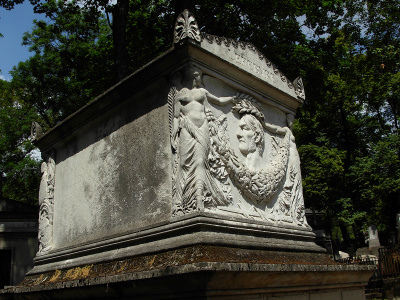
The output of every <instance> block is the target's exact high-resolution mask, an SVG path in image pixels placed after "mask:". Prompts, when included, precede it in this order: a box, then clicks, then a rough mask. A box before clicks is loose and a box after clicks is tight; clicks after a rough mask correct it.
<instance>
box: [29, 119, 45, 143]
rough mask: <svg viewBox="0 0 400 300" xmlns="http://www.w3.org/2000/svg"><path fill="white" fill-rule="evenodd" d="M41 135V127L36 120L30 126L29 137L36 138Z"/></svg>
mask: <svg viewBox="0 0 400 300" xmlns="http://www.w3.org/2000/svg"><path fill="white" fill-rule="evenodd" d="M42 135H43V130H42V127H41V126H40V125H39V123H38V122H32V126H31V139H32V140H37V139H39V138H40V137H41V136H42Z"/></svg>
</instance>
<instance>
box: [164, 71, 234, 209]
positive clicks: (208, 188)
mask: <svg viewBox="0 0 400 300" xmlns="http://www.w3.org/2000/svg"><path fill="white" fill-rule="evenodd" d="M192 70H193V73H192V76H193V85H192V88H191V89H188V88H186V87H184V88H182V89H180V90H179V91H177V90H176V89H174V88H172V89H171V91H170V95H169V101H170V102H172V101H173V122H172V124H171V125H172V128H171V144H172V147H173V149H174V151H175V161H174V178H173V198H174V209H173V210H174V211H173V214H174V215H179V214H184V213H187V212H190V211H196V210H204V207H216V206H218V205H226V204H228V203H229V202H230V201H231V199H230V197H229V194H228V193H227V190H226V189H223V188H222V187H221V184H220V183H219V182H218V181H217V180H216V179H217V178H215V176H213V175H212V168H211V167H210V163H209V159H208V156H209V155H210V146H211V139H210V124H209V123H212V122H213V121H214V119H215V118H213V116H212V114H211V112H210V111H209V108H208V107H207V106H208V105H209V104H208V101H211V102H213V103H215V104H218V105H222V104H225V103H228V102H230V101H232V100H233V99H234V97H216V96H214V95H212V94H211V93H209V92H208V91H207V90H206V89H204V88H202V87H201V83H202V82H201V75H202V73H201V71H200V70H199V69H193V68H192ZM210 114H211V115H210ZM212 128H215V126H212Z"/></svg>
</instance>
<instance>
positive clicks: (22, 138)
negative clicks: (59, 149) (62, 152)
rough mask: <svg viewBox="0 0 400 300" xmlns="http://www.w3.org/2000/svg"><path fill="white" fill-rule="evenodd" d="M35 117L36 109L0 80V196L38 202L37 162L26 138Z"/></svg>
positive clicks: (38, 163)
mask: <svg viewBox="0 0 400 300" xmlns="http://www.w3.org/2000/svg"><path fill="white" fill-rule="evenodd" d="M35 119H36V114H35V111H34V110H33V109H30V108H28V107H27V106H25V105H24V103H23V100H22V99H21V98H18V97H17V96H16V94H15V93H14V91H13V90H12V89H11V87H10V84H9V83H8V82H7V81H3V80H0V198H1V197H4V198H8V199H12V200H17V201H23V202H28V203H36V202H37V186H38V184H39V180H40V169H39V165H40V162H39V161H38V160H37V159H36V158H34V157H33V156H32V150H33V149H34V146H33V145H32V143H31V142H30V140H29V135H30V127H31V123H32V120H35Z"/></svg>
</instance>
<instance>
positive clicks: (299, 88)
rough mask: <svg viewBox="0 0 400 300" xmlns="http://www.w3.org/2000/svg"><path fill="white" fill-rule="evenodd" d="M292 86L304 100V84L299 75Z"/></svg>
mask: <svg viewBox="0 0 400 300" xmlns="http://www.w3.org/2000/svg"><path fill="white" fill-rule="evenodd" d="M293 86H294V91H295V93H296V95H297V97H299V98H300V99H303V100H305V99H306V94H305V92H304V84H303V79H301V77H297V78H296V79H295V80H294V81H293Z"/></svg>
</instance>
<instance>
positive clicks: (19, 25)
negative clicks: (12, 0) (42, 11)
mask: <svg viewBox="0 0 400 300" xmlns="http://www.w3.org/2000/svg"><path fill="white" fill-rule="evenodd" d="M34 19H38V20H43V19H44V16H43V15H39V14H35V13H33V6H32V5H31V4H30V2H29V1H25V2H24V3H23V4H19V5H16V6H15V7H14V9H12V10H6V9H4V8H2V7H0V33H1V34H2V35H3V36H4V37H2V38H1V37H0V70H1V73H0V79H3V80H11V75H10V74H9V72H10V71H11V69H12V68H13V66H15V65H18V63H19V62H20V61H25V60H27V59H28V58H29V57H30V56H31V55H32V53H31V52H29V47H28V46H23V45H22V36H23V34H24V33H25V32H27V31H30V30H31V29H32V26H33V20H34Z"/></svg>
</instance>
